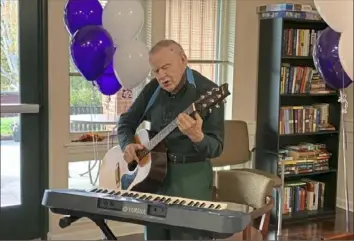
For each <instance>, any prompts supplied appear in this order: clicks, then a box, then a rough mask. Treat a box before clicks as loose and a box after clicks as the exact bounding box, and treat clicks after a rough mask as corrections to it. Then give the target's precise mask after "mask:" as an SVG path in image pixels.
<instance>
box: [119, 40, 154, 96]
mask: <svg viewBox="0 0 354 241" xmlns="http://www.w3.org/2000/svg"><path fill="white" fill-rule="evenodd" d="M113 69H114V73H115V75H116V77H117V78H118V80H119V82H120V83H121V85H122V86H123V87H124V88H126V89H132V88H134V87H136V86H138V85H139V84H140V83H142V82H143V81H144V80H145V79H146V77H147V76H148V75H149V73H150V64H149V49H148V47H147V46H146V45H145V44H144V43H142V42H140V41H137V40H135V41H130V42H125V43H124V44H122V45H121V46H119V47H118V48H117V50H116V52H115V53H114V57H113Z"/></svg>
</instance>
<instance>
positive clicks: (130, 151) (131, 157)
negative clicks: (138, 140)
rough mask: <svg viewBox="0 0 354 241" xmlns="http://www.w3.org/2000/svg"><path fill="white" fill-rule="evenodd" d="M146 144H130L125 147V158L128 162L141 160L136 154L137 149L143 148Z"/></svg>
mask: <svg viewBox="0 0 354 241" xmlns="http://www.w3.org/2000/svg"><path fill="white" fill-rule="evenodd" d="M143 149H144V146H143V145H141V144H135V143H132V144H128V145H127V146H126V147H125V150H124V154H123V158H124V160H125V161H126V162H127V163H130V162H132V161H139V158H138V156H137V155H136V151H138V150H143Z"/></svg>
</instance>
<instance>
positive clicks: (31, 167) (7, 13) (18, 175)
mask: <svg viewBox="0 0 354 241" xmlns="http://www.w3.org/2000/svg"><path fill="white" fill-rule="evenodd" d="M0 1H1V85H0V86H1V158H0V161H1V169H0V170H1V210H0V212H1V215H0V227H1V230H0V239H1V240H6V239H22V240H24V239H36V238H45V237H46V236H45V235H46V233H47V229H48V228H47V226H48V222H47V214H46V211H45V209H44V208H43V207H42V206H41V199H42V195H43V190H44V189H45V188H47V183H48V111H47V106H48V104H47V103H48V96H47V95H48V93H47V92H48V91H47V62H48V61H47V56H46V55H47V54H46V53H47V31H46V22H47V21H46V15H47V7H46V1H45V0H0Z"/></svg>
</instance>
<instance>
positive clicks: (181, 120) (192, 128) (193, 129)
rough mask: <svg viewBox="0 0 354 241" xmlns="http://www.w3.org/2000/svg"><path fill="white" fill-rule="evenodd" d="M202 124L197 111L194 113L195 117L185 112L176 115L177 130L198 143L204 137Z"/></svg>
mask: <svg viewBox="0 0 354 241" xmlns="http://www.w3.org/2000/svg"><path fill="white" fill-rule="evenodd" d="M202 125H203V120H202V118H201V117H200V115H199V114H198V113H196V114H195V119H194V118H192V117H190V116H189V115H187V114H185V113H181V114H179V115H178V117H177V126H178V128H179V130H180V131H181V132H182V133H183V134H184V135H186V136H188V137H189V139H191V141H192V142H194V143H199V142H201V141H202V140H203V139H204V133H203V131H202Z"/></svg>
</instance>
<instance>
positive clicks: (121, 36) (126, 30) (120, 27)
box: [102, 0, 145, 46]
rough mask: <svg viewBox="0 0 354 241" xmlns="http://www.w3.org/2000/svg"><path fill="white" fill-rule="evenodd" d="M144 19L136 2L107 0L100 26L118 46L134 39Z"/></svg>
mask: <svg viewBox="0 0 354 241" xmlns="http://www.w3.org/2000/svg"><path fill="white" fill-rule="evenodd" d="M144 18H145V15H144V9H143V7H142V6H141V3H140V2H139V1H138V0H109V1H108V2H107V3H106V5H105V7H104V9H103V14H102V26H103V27H104V28H105V29H106V30H107V31H108V32H109V33H110V34H111V36H112V38H113V40H114V43H115V44H116V45H118V46H119V45H120V44H122V43H123V42H126V41H130V40H133V39H134V38H136V36H137V35H138V34H139V32H140V31H141V29H142V27H143V25H144Z"/></svg>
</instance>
